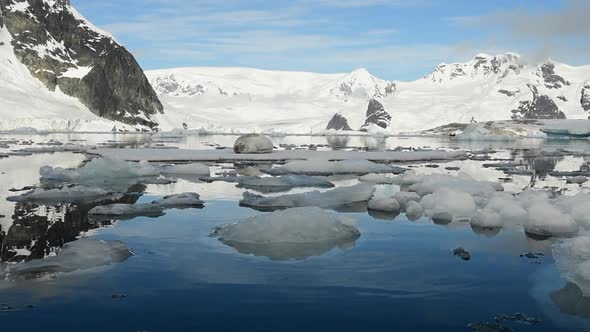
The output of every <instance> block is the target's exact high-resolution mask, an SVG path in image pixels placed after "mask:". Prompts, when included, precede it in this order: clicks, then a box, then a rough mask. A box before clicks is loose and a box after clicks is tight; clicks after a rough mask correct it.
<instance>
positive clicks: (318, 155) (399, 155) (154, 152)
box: [89, 148, 467, 174]
mask: <svg viewBox="0 0 590 332" xmlns="http://www.w3.org/2000/svg"><path fill="white" fill-rule="evenodd" d="M89 153H92V154H97V155H100V156H103V157H105V158H110V159H118V160H126V161H142V160H145V161H157V162H180V161H182V162H189V161H193V162H206V161H210V162H234V161H259V162H261V161H267V162H276V161H295V160H326V161H327V160H358V159H364V160H371V161H373V162H384V163H385V162H417V161H443V160H462V159H466V158H467V152H466V151H445V150H418V151H370V152H361V151H344V150H335V151H302V150H281V151H274V152H273V153H270V154H236V153H234V152H233V151H231V150H229V149H225V150H190V149H176V150H171V149H106V148H105V149H96V150H92V151H89ZM368 173H371V172H368ZM365 174H367V173H365Z"/></svg>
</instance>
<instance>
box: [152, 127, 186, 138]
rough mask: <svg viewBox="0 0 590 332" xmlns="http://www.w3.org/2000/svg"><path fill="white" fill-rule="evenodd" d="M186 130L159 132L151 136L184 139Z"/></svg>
mask: <svg viewBox="0 0 590 332" xmlns="http://www.w3.org/2000/svg"><path fill="white" fill-rule="evenodd" d="M186 134H187V133H186V130H182V129H179V128H176V129H172V130H170V131H161V132H158V133H155V134H153V135H152V137H153V138H184V137H186Z"/></svg>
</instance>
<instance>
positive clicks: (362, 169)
mask: <svg viewBox="0 0 590 332" xmlns="http://www.w3.org/2000/svg"><path fill="white" fill-rule="evenodd" d="M404 171H405V169H403V168H401V167H397V166H391V165H385V164H377V163H374V162H371V161H369V160H364V159H357V160H342V161H328V160H298V161H292V162H289V163H287V164H286V165H284V166H280V167H276V168H273V169H270V170H267V171H266V172H267V173H269V174H271V175H282V174H307V175H338V174H358V175H363V174H370V173H393V174H400V173H403V172H404Z"/></svg>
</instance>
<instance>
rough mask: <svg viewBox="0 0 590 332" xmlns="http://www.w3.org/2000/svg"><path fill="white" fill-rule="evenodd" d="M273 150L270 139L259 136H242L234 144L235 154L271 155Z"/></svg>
mask: <svg viewBox="0 0 590 332" xmlns="http://www.w3.org/2000/svg"><path fill="white" fill-rule="evenodd" d="M272 149H273V144H272V141H271V140H270V138H268V137H267V136H264V135H259V134H248V135H244V136H241V137H239V138H238V139H237V140H236V142H235V143H234V152H235V153H271V152H272Z"/></svg>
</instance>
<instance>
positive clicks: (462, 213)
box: [420, 188, 477, 222]
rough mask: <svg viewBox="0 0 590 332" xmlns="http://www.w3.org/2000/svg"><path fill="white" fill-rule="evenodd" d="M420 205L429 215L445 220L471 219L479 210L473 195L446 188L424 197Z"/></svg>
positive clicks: (434, 218)
mask: <svg viewBox="0 0 590 332" xmlns="http://www.w3.org/2000/svg"><path fill="white" fill-rule="evenodd" d="M420 205H422V207H423V208H424V210H425V213H426V215H427V216H428V217H430V218H432V219H433V220H440V221H443V222H452V221H467V222H469V221H471V218H472V217H473V216H474V215H475V213H476V212H477V206H476V205H475V201H474V200H473V197H472V196H471V195H469V194H468V193H465V192H461V191H455V190H452V189H448V188H444V189H439V190H437V191H435V192H434V193H433V194H430V195H427V196H424V197H422V200H421V201H420Z"/></svg>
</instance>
